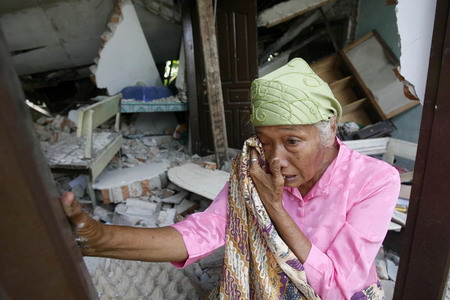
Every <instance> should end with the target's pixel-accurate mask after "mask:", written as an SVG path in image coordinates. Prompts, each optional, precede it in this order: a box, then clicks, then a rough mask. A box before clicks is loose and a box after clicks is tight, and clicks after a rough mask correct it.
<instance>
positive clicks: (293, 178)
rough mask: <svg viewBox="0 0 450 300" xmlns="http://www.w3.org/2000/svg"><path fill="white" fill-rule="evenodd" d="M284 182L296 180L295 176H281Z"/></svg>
mask: <svg viewBox="0 0 450 300" xmlns="http://www.w3.org/2000/svg"><path fill="white" fill-rule="evenodd" d="M283 178H284V181H285V182H292V181H295V180H296V179H297V175H283Z"/></svg>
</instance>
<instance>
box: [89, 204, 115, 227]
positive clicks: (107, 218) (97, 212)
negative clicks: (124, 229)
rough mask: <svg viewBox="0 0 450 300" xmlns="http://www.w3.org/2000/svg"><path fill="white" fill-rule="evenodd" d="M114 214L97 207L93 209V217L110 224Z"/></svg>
mask: <svg viewBox="0 0 450 300" xmlns="http://www.w3.org/2000/svg"><path fill="white" fill-rule="evenodd" d="M113 215H114V213H113V212H112V211H109V210H107V209H106V208H103V207H101V206H99V205H97V206H96V207H95V208H94V216H97V217H99V218H100V220H102V221H103V222H106V223H111V222H112V219H113Z"/></svg>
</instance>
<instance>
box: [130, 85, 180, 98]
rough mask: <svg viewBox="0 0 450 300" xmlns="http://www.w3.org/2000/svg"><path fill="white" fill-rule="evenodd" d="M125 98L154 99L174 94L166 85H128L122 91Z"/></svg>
mask: <svg viewBox="0 0 450 300" xmlns="http://www.w3.org/2000/svg"><path fill="white" fill-rule="evenodd" d="M121 93H122V97H123V99H128V100H130V99H134V100H137V101H153V100H156V99H161V98H167V97H170V96H172V95H173V94H172V92H171V91H170V90H169V89H168V88H166V87H165V86H128V87H126V88H124V89H122V91H121Z"/></svg>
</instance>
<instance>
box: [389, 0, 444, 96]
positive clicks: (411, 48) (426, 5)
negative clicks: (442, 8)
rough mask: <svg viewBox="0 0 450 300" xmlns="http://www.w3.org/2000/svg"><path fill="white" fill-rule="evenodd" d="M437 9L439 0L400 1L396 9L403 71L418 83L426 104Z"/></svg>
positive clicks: (417, 90) (416, 87)
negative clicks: (426, 87) (425, 97)
mask: <svg viewBox="0 0 450 300" xmlns="http://www.w3.org/2000/svg"><path fill="white" fill-rule="evenodd" d="M435 10H436V0H426V1H424V0H399V1H398V4H397V11H396V13H397V25H398V31H399V34H400V44H401V56H400V66H401V70H400V71H401V74H402V75H403V76H404V77H405V79H406V80H408V81H409V82H410V83H411V84H413V85H414V87H415V90H416V94H417V96H418V98H419V99H420V102H421V103H422V104H423V99H424V95H425V86H426V80H427V74H428V62H429V59H430V48H431V39H432V36H433V27H434V15H435Z"/></svg>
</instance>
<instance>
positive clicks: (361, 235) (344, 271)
mask: <svg viewBox="0 0 450 300" xmlns="http://www.w3.org/2000/svg"><path fill="white" fill-rule="evenodd" d="M399 190H400V177H399V175H398V172H397V170H395V169H394V168H392V167H391V166H389V167H388V168H387V169H385V170H384V172H383V174H380V175H379V177H378V178H377V180H375V181H372V182H369V183H367V184H366V186H365V187H364V188H363V190H362V193H361V195H363V196H362V199H360V200H358V201H357V202H355V203H354V205H353V206H352V207H351V208H350V210H349V211H348V213H347V218H346V221H345V224H344V226H343V227H342V228H341V230H340V232H339V233H338V235H337V236H336V238H335V240H334V241H333V243H332V244H331V245H330V247H329V248H328V249H327V250H326V252H322V251H321V250H320V249H319V248H317V247H316V246H315V245H312V248H311V251H310V253H309V255H308V257H307V259H306V261H305V263H304V267H305V271H306V276H307V278H308V282H309V283H310V284H311V286H312V287H313V288H314V289H315V290H316V292H317V293H318V294H319V295H320V296H321V297H322V299H324V300H325V299H333V300H338V299H350V298H351V297H352V296H353V295H354V294H355V293H356V292H359V291H361V290H363V289H365V288H366V286H363V285H365V284H366V282H367V280H368V279H369V274H371V273H370V269H371V268H372V267H373V263H374V260H375V257H376V255H377V253H378V251H379V249H380V246H381V244H382V242H383V240H384V237H385V236H386V233H387V231H388V227H389V223H390V220H391V217H392V213H393V210H394V208H395V204H396V202H397V199H398V194H399Z"/></svg>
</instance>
